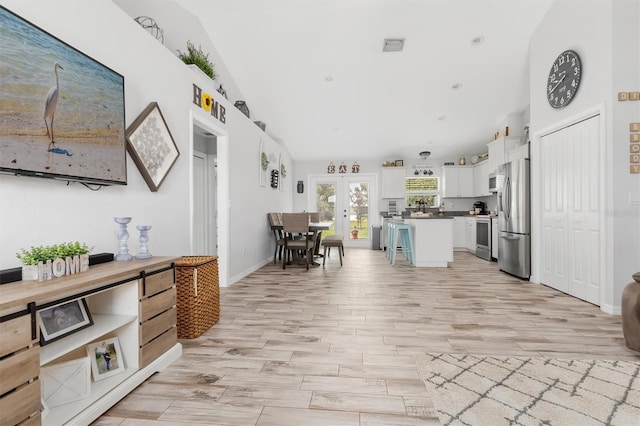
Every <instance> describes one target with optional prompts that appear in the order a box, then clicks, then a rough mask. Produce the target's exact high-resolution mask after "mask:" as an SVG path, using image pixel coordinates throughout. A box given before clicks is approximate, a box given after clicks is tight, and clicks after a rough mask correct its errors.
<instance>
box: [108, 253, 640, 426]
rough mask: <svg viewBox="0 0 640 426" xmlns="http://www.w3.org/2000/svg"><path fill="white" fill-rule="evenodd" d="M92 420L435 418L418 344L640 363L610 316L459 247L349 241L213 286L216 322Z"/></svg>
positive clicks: (404, 421)
mask: <svg viewBox="0 0 640 426" xmlns="http://www.w3.org/2000/svg"><path fill="white" fill-rule="evenodd" d="M182 343H183V345H184V348H183V349H184V354H183V356H182V358H181V359H180V360H179V361H177V362H176V363H175V364H173V365H172V366H171V367H169V368H168V369H167V370H165V371H163V372H162V373H159V374H156V375H154V376H153V377H151V378H150V379H149V380H148V381H147V382H145V383H144V384H143V385H141V386H140V387H139V388H137V389H136V390H135V391H133V392H132V393H131V394H130V395H129V396H127V397H126V398H125V399H123V400H122V401H121V402H120V403H119V404H117V405H116V406H115V407H113V408H112V409H111V410H110V411H108V412H107V413H106V414H105V415H104V416H102V417H101V418H100V419H98V420H97V421H96V423H95V424H96V425H146V424H160V425H162V424H165V425H175V424H187V425H188V424H200V425H201V424H207V425H218V424H220V425H278V426H281V425H296V426H299V425H428V424H439V423H438V421H437V416H436V413H435V411H434V407H433V405H432V403H431V400H430V398H429V396H428V394H427V392H426V389H425V387H424V385H423V383H422V382H421V380H420V379H419V377H418V375H417V372H416V365H415V361H414V354H417V353H424V352H447V353H474V354H495V355H525V356H535V357H540V356H542V357H565V358H614V359H633V360H640V354H638V353H635V352H633V351H630V350H628V349H626V348H625V346H624V340H623V337H622V326H621V320H620V317H619V316H609V315H607V314H605V313H603V312H602V311H600V309H599V308H598V307H596V306H593V305H590V304H588V303H586V302H582V301H580V300H577V299H574V298H572V297H570V296H567V295H564V294H562V293H559V292H557V291H555V290H552V289H550V288H548V287H545V286H543V285H538V284H532V283H529V282H526V281H520V280H518V279H516V278H514V277H512V276H509V275H506V274H504V273H501V272H499V271H498V268H497V265H496V263H495V262H494V263H489V262H487V261H484V260H482V259H479V258H477V257H475V256H473V255H471V254H468V253H456V254H455V261H454V262H453V263H452V264H451V265H450V267H449V268H433V269H432V268H419V269H418V268H412V267H410V266H409V265H408V264H407V263H406V262H405V261H398V262H397V263H396V266H395V267H392V266H390V265H389V263H388V262H386V260H385V256H384V253H383V252H380V251H371V250H363V249H360V250H358V249H352V250H349V249H347V253H346V257H345V263H344V266H343V267H342V268H340V265H339V263H338V257H337V252H334V253H332V257H331V258H330V259H328V260H327V265H326V267H325V268H324V269H323V268H322V267H316V268H313V269H312V270H310V271H308V272H307V271H306V270H305V269H304V268H300V267H290V268H287V269H286V270H285V271H283V270H282V269H281V265H276V266H273V265H267V266H266V267H264V268H262V269H261V270H259V271H257V272H256V273H253V274H251V275H250V276H248V277H246V278H244V279H243V280H241V281H240V282H238V283H236V284H234V285H232V286H231V287H229V288H223V289H221V318H220V322H219V323H218V324H217V325H215V326H214V327H213V328H211V329H210V330H209V331H208V332H207V333H205V334H204V335H203V336H202V337H200V338H198V339H194V340H183V341H182Z"/></svg>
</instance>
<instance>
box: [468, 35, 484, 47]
mask: <svg viewBox="0 0 640 426" xmlns="http://www.w3.org/2000/svg"><path fill="white" fill-rule="evenodd" d="M482 43H484V36H483V35H479V36H477V37H474V38H472V39H471V44H472V45H473V46H479V45H481V44H482Z"/></svg>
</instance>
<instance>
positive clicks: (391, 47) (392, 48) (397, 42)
mask: <svg viewBox="0 0 640 426" xmlns="http://www.w3.org/2000/svg"><path fill="white" fill-rule="evenodd" d="M402 49H404V39H403V38H385V39H384V44H383V45H382V51H383V52H402Z"/></svg>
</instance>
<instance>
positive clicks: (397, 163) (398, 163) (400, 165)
mask: <svg viewBox="0 0 640 426" xmlns="http://www.w3.org/2000/svg"><path fill="white" fill-rule="evenodd" d="M403 166H404V160H396V167H403Z"/></svg>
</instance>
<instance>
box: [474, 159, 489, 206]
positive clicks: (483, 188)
mask: <svg viewBox="0 0 640 426" xmlns="http://www.w3.org/2000/svg"><path fill="white" fill-rule="evenodd" d="M489 172H490V170H489V162H488V160H485V161H483V162H481V163H478V164H476V165H475V166H474V167H473V192H474V195H475V196H476V197H481V196H485V195H491V193H490V192H489Z"/></svg>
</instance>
